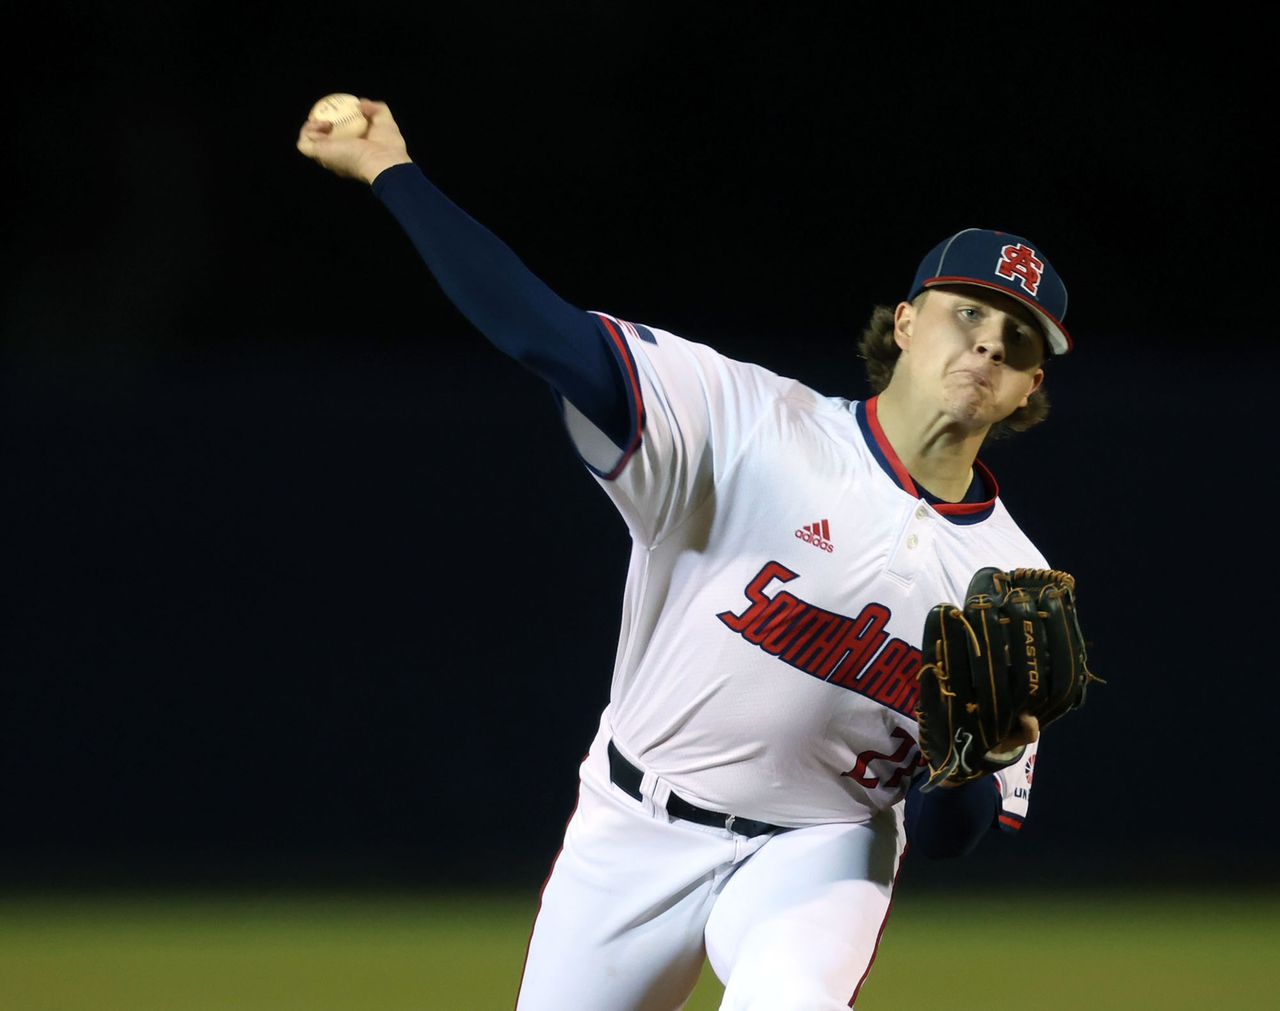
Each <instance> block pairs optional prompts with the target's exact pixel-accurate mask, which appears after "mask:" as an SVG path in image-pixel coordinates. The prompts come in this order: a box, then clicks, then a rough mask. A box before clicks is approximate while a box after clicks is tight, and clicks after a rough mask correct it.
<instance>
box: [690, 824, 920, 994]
mask: <svg viewBox="0 0 1280 1011" xmlns="http://www.w3.org/2000/svg"><path fill="white" fill-rule="evenodd" d="M901 838H902V831H901V826H900V823H899V821H898V818H897V816H896V813H895V812H886V813H885V814H884V815H881V816H880V817H879V818H878V819H876V820H875V821H873V822H872V823H870V824H866V825H821V826H815V827H813V828H805V829H797V830H795V831H792V832H785V833H782V834H781V835H778V836H775V837H774V838H772V839H770V840H769V842H768V843H767V844H766V845H765V846H764V847H763V848H762V849H761V850H760V851H759V852H757V853H755V854H754V855H753V856H752V857H750V858H749V859H748V860H747V861H746V862H745V863H744V864H743V865H742V866H740V867H739V868H738V869H737V870H736V871H735V872H734V873H733V876H732V877H730V878H729V880H728V882H727V883H726V884H725V886H724V888H723V890H722V892H721V893H720V895H719V897H718V898H717V900H716V905H715V909H714V910H713V911H712V914H711V916H710V918H709V920H708V923H707V931H706V941H707V955H708V957H709V959H710V961H711V966H712V968H714V969H715V971H716V974H717V975H718V976H719V977H720V979H721V980H723V981H724V984H725V996H724V1002H723V1003H722V1004H721V1008H722V1009H725V1011H747V1009H752V1011H755V1009H760V1011H764V1009H767V1011H826V1009H828V1008H830V1009H838V1008H840V1009H843V1008H848V1007H849V1002H850V999H851V998H852V997H853V995H854V992H855V990H857V988H858V987H859V985H860V983H861V981H862V979H863V977H864V976H865V975H866V972H867V970H868V968H869V967H870V964H871V962H872V960H873V959H874V957H875V950H876V945H877V943H878V941H879V937H880V931H881V928H882V926H883V924H884V921H885V918H886V917H887V915H888V911H889V901H890V898H891V896H892V892H893V881H894V876H895V874H896V873H897V868H898V861H899V857H900V855H901V850H902V846H901Z"/></svg>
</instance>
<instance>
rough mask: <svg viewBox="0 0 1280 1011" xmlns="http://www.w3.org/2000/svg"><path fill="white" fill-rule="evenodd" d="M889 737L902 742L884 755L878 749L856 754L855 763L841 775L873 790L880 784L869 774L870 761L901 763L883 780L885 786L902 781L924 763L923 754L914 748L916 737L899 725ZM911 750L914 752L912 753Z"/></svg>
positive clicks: (876, 777) (894, 784)
mask: <svg viewBox="0 0 1280 1011" xmlns="http://www.w3.org/2000/svg"><path fill="white" fill-rule="evenodd" d="M889 736H891V737H896V738H898V739H899V740H900V741H901V742H902V743H901V744H899V745H898V750H897V751H895V752H894V753H893V754H892V755H884V754H881V753H880V752H879V751H864V752H863V753H862V754H861V755H859V756H858V761H857V764H856V765H854V767H853V768H852V769H850V770H849V771H848V772H845V773H842V775H845V776H848V777H849V778H850V779H852V780H853V781H854V782H855V783H857V784H858V785H859V786H865V787H866V788H867V789H868V790H874V789H875V788H876V787H877V786H879V785H880V777H879V776H872V775H870V767H871V763H872V762H892V763H895V764H896V763H901V764H900V765H898V767H897V768H896V769H894V770H893V775H892V776H890V777H889V778H888V779H887V780H885V783H884V785H885V786H887V787H890V788H892V787H895V786H897V785H898V784H899V783H901V782H902V777H903V776H906V775H908V774H909V773H910V772H911V770H912V769H915V768H918V767H919V766H921V765H923V764H924V756H923V755H921V754H920V753H919V751H918V750H917V749H916V739H915V738H914V737H912V736H911V735H910V734H908V733H907V732H906V731H905V730H903V729H902V728H901V727H897V728H895V729H894V731H893V733H892V734H890V735H889ZM912 751H915V752H916V753H915V754H914V755H912V754H911V753H912Z"/></svg>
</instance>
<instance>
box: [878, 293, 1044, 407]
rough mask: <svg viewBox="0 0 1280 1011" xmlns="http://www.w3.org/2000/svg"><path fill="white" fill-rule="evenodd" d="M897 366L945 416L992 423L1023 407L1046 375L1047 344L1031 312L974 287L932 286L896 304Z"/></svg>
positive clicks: (1017, 304)
mask: <svg viewBox="0 0 1280 1011" xmlns="http://www.w3.org/2000/svg"><path fill="white" fill-rule="evenodd" d="M896 322H897V326H896V330H895V337H896V339H897V342H898V346H899V347H900V348H902V352H903V353H902V356H901V358H900V359H899V361H898V366H897V370H895V377H896V372H897V371H905V373H906V375H905V377H904V378H907V379H909V380H910V382H911V384H912V386H913V388H914V390H915V391H916V392H917V393H921V394H923V395H924V396H925V398H926V399H927V400H928V401H931V402H934V404H935V406H936V407H937V408H939V409H940V410H941V411H942V412H943V413H944V414H946V415H947V416H949V417H950V418H952V419H953V420H954V421H955V422H957V423H959V424H963V425H966V426H968V427H973V428H977V427H981V426H984V425H994V424H995V423H996V422H998V421H1001V420H1003V419H1004V418H1007V417H1008V416H1009V415H1010V414H1012V413H1013V412H1014V411H1016V410H1017V409H1018V408H1019V407H1025V406H1026V404H1027V398H1028V397H1029V396H1031V394H1032V393H1034V392H1035V391H1036V390H1037V389H1038V388H1039V387H1040V383H1041V382H1042V381H1043V380H1044V370H1043V369H1042V368H1041V365H1042V364H1043V363H1044V355H1045V342H1044V338H1043V337H1042V336H1041V333H1040V327H1039V326H1038V325H1037V323H1036V321H1035V317H1034V316H1033V315H1032V314H1031V311H1030V310H1029V309H1027V308H1026V307H1025V306H1024V305H1023V304H1022V303H1021V302H1019V301H1018V300H1017V299H1015V298H1011V297H1010V296H1008V295H1002V294H1001V293H1000V292H997V291H991V290H989V289H986V288H979V287H976V286H972V285H955V286H946V287H938V288H931V289H930V290H929V291H928V293H927V294H926V296H925V297H924V298H922V299H917V300H916V303H915V304H914V305H912V304H911V303H908V302H903V303H902V304H901V305H899V306H898V312H897V320H896Z"/></svg>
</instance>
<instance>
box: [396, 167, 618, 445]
mask: <svg viewBox="0 0 1280 1011" xmlns="http://www.w3.org/2000/svg"><path fill="white" fill-rule="evenodd" d="M373 193H374V195H375V196H376V197H377V198H378V199H379V200H381V201H382V203H383V205H384V206H386V208H387V209H388V210H389V211H390V212H391V214H392V215H393V216H394V217H395V219H396V221H398V222H399V224H400V227H401V228H403V229H404V231H405V232H406V234H407V235H408V236H409V239H410V241H412V243H413V245H414V247H415V248H416V249H417V250H418V254H419V255H420V256H421V257H422V259H423V260H424V261H425V262H426V264H427V266H428V268H430V270H431V273H432V274H433V275H434V276H435V279H436V280H437V281H438V282H439V284H440V287H441V289H442V290H443V291H444V293H445V295H447V296H448V298H449V300H450V301H451V302H452V303H453V304H454V305H455V306H456V307H457V308H458V311H459V312H461V313H462V315H464V316H465V317H466V318H467V319H468V320H469V321H470V322H471V323H472V325H473V326H475V327H476V329H478V330H479V331H480V332H481V333H482V334H484V335H485V336H486V337H487V338H489V340H490V341H491V342H492V343H493V344H494V345H495V346H496V347H497V348H498V349H499V350H501V351H503V352H505V353H506V354H508V355H510V356H511V357H512V358H514V359H515V360H516V361H518V362H520V363H521V364H522V365H524V366H526V367H527V368H529V369H530V370H531V371H533V372H534V373H536V374H537V375H539V376H541V377H542V378H543V379H545V380H546V381H547V382H548V383H550V384H551V386H552V387H553V388H554V389H555V390H556V391H557V392H559V393H560V394H561V395H562V396H563V397H564V398H565V399H567V400H568V401H569V402H570V403H572V404H573V406H574V407H576V408H577V409H578V410H579V411H581V412H582V414H583V415H585V416H586V417H587V418H588V419H590V421H591V422H592V424H594V425H595V426H596V427H597V428H599V429H600V430H601V431H602V432H604V434H605V435H607V436H608V437H609V438H610V440H612V441H613V443H614V444H615V445H617V446H625V445H627V443H628V442H629V441H630V439H631V435H632V432H631V424H632V417H631V412H630V410H629V408H628V402H627V388H626V385H625V383H624V379H623V376H622V371H621V369H620V368H619V366H618V362H617V359H616V358H615V357H614V355H613V352H612V351H611V350H610V347H609V345H608V344H607V343H606V339H605V336H604V334H603V333H602V331H601V327H600V324H599V323H598V322H597V320H596V317H595V316H593V315H592V314H591V313H588V312H584V311H583V310H581V309H578V308H577V307H575V306H573V305H570V304H569V303H568V302H566V301H565V300H564V299H562V298H561V297H560V296H559V295H557V294H556V293H555V292H554V291H552V290H551V289H550V288H549V287H547V285H546V284H544V283H543V282H542V280H540V279H539V278H538V277H537V276H535V275H534V274H533V272H532V271H530V270H529V268H528V267H526V266H525V265H524V264H523V263H522V262H521V261H520V259H519V258H518V257H517V256H516V255H515V253H513V252H512V251H511V250H510V249H509V248H508V247H507V246H506V245H505V244H504V243H503V242H501V241H500V240H499V239H498V238H497V237H496V236H495V235H494V234H493V233H492V232H490V231H489V230H488V229H486V228H485V227H484V226H483V225H481V224H479V223H478V222H477V221H475V220H474V219H473V218H472V217H470V216H469V215H468V214H467V213H466V212H464V211H463V210H462V209H461V208H459V207H458V206H457V205H456V204H454V203H453V202H452V201H451V200H450V199H449V198H448V197H446V196H445V195H444V194H443V193H441V192H440V190H439V189H437V188H436V187H435V186H434V185H433V184H432V183H431V182H430V180H428V179H427V177H426V176H425V175H423V174H422V171H421V170H420V169H419V168H418V167H417V166H416V165H412V164H408V165H396V166H393V167H392V168H389V169H387V170H386V171H385V172H382V173H381V174H380V175H379V176H378V177H377V179H375V180H374V182H373Z"/></svg>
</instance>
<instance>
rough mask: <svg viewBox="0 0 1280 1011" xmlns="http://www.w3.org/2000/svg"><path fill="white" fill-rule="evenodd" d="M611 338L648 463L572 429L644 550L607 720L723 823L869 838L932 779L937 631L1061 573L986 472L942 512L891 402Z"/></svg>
mask: <svg viewBox="0 0 1280 1011" xmlns="http://www.w3.org/2000/svg"><path fill="white" fill-rule="evenodd" d="M600 319H601V322H602V324H603V325H604V327H605V329H606V330H607V331H608V332H609V334H610V337H611V338H612V340H613V346H614V351H615V353H616V354H617V357H618V361H619V364H620V366H621V367H622V368H623V370H624V374H625V375H626V377H627V379H628V382H629V384H630V398H631V404H632V408H633V410H634V411H635V418H636V432H637V433H638V434H637V439H636V443H635V444H633V445H632V446H629V447H617V446H615V445H613V444H612V443H611V442H610V441H609V440H608V439H607V438H605V437H604V436H603V434H602V433H600V432H599V431H598V430H597V429H596V428H595V427H594V426H593V425H592V424H591V423H590V422H589V421H588V420H587V419H586V418H585V417H583V416H582V415H581V414H580V413H579V412H578V411H577V410H576V409H575V408H574V407H573V405H572V404H569V403H567V402H566V403H565V405H564V415H565V422H566V426H567V428H568V430H569V433H570V435H571V437H572V439H573V441H574V444H575V446H576V448H577V450H578V452H579V454H580V455H581V457H582V458H583V460H584V462H586V463H587V465H588V466H589V467H590V468H591V469H592V471H593V472H594V473H595V474H596V475H597V477H598V479H599V481H600V483H601V484H602V486H603V487H604V489H605V490H606V491H607V492H608V494H609V496H610V498H612V500H613V502H614V503H615V505H616V506H617V508H618V510H619V511H620V512H621V514H622V516H623V517H624V519H625V520H626V522H627V525H628V527H629V528H630V531H631V536H632V542H633V546H632V554H631V562H630V568H629V572H628V576H627V585H626V595H625V600H624V605H623V614H622V625H621V633H620V636H619V642H618V653H617V660H616V663H615V667H614V673H613V684H612V690H611V697H610V703H609V708H608V710H607V713H606V719H607V720H608V722H609V724H610V726H611V728H612V734H613V738H614V741H615V743H616V745H617V747H618V748H619V750H620V751H621V752H622V753H623V754H624V755H625V756H626V757H628V758H629V759H631V760H632V761H634V762H636V763H637V764H640V765H642V766H643V767H645V768H647V769H650V770H652V771H653V772H655V773H656V774H657V775H659V776H661V777H663V778H664V779H665V780H666V781H668V782H669V783H670V784H671V787H672V789H673V790H674V791H675V792H676V793H678V794H680V795H681V796H683V797H684V798H685V799H687V800H689V801H691V802H693V803H695V804H698V805H700V806H702V807H706V808H710V809H713V810H717V811H725V812H730V813H733V814H735V815H738V816H740V817H745V818H753V819H758V820H761V821H767V822H772V823H774V824H780V825H787V826H793V827H798V826H806V825H816V824H821V823H827V822H865V821H868V820H869V819H871V818H872V817H873V816H874V815H875V814H876V813H877V812H879V811H882V810H884V809H885V808H888V807H890V806H891V805H893V804H895V803H897V802H898V801H899V800H901V799H902V798H903V796H904V795H905V792H906V789H907V786H908V785H909V782H910V779H911V777H912V774H913V773H914V772H915V770H916V769H917V768H918V767H919V764H920V759H919V748H918V747H917V745H916V737H917V733H918V731H917V725H916V721H915V719H914V717H913V712H914V708H915V703H916V697H917V684H916V680H915V675H916V672H917V670H918V669H919V667H920V663H921V658H920V635H921V631H922V629H923V626H924V620H925V615H926V614H927V612H928V611H929V609H930V608H931V607H933V606H934V605H935V604H937V603H939V602H941V601H955V602H961V601H962V600H963V596H964V592H965V589H966V587H967V585H968V582H969V579H970V578H971V576H972V575H973V573H974V572H975V571H976V570H978V569H980V568H982V567H984V566H996V567H999V568H1015V567H1032V568H1046V567H1047V563H1046V561H1045V559H1044V558H1043V557H1042V556H1041V554H1040V552H1039V551H1037V550H1036V548H1035V546H1034V545H1033V544H1032V543H1031V542H1030V540H1028V538H1027V537H1026V535H1025V534H1023V532H1022V531H1021V530H1020V529H1019V528H1018V526H1017V525H1016V524H1015V523H1014V521H1013V519H1012V518H1011V517H1010V516H1009V514H1008V512H1007V511H1006V510H1005V508H1004V506H1003V504H1002V503H1001V502H1000V500H999V498H998V497H997V488H996V484H995V479H994V477H992V476H991V475H990V473H989V472H987V471H985V469H984V470H983V476H984V479H985V481H986V484H987V488H988V489H989V491H990V493H991V495H992V497H991V499H990V500H988V501H986V502H980V503H965V504H957V505H939V506H931V505H929V504H927V503H926V502H925V501H924V500H923V499H922V498H920V497H919V495H918V493H917V490H916V487H915V485H914V483H913V482H912V479H911V477H910V475H909V474H908V473H907V471H906V468H905V467H904V466H903V465H902V463H901V461H900V460H899V459H898V457H897V456H896V454H895V453H894V451H893V449H892V447H891V446H890V445H889V443H888V441H887V440H886V439H885V438H884V435H883V432H882V431H881V430H880V427H879V424H878V422H877V419H876V402H875V400H874V399H872V400H870V401H866V402H853V401H849V400H844V399H840V398H836V397H827V396H822V395H820V394H818V393H817V392H815V391H814V390H812V389H809V388H808V387H806V386H804V385H803V384H801V383H799V382H796V381H794V380H791V379H785V378H782V377H780V376H777V375H775V374H774V373H772V372H770V371H768V370H767V369H764V368H761V367H759V366H755V365H750V364H746V363H742V362H738V361H734V360H731V359H729V358H726V357H725V356H723V355H721V354H719V353H717V352H716V351H714V350H713V349H711V348H709V347H706V346H704V345H701V344H695V343H692V342H690V341H686V340H684V339H682V338H680V337H677V336H676V335H674V334H671V333H667V332H665V331H662V330H658V329H652V328H648V327H642V326H635V325H633V324H630V323H627V322H624V321H622V320H618V319H616V318H614V317H612V316H606V315H603V314H600ZM978 466H979V467H981V466H982V465H981V464H978ZM1034 755H1035V747H1034V746H1032V747H1031V748H1029V749H1028V751H1027V756H1026V760H1025V761H1024V762H1021V763H1018V764H1017V765H1015V766H1012V767H1010V768H1009V769H1006V770H1004V771H1003V772H1002V773H1001V774H1000V775H999V776H998V777H995V779H994V782H995V783H996V784H997V785H998V787H999V788H1000V790H1001V793H1002V799H1003V814H1002V816H1001V819H1000V820H1001V824H1002V825H1003V826H1004V827H1006V828H1016V827H1017V826H1018V825H1019V824H1020V823H1021V820H1022V818H1023V816H1024V815H1025V813H1026V808H1027V800H1028V793H1029V788H1030V774H1031V769H1032V767H1033V763H1034Z"/></svg>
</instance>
